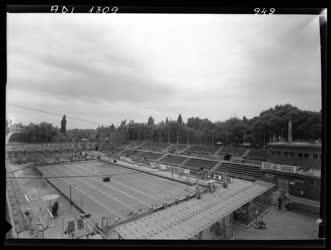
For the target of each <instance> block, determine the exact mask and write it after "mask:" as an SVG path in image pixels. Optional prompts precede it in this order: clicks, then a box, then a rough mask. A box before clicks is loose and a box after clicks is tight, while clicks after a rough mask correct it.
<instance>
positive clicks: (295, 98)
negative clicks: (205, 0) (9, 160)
mask: <svg viewBox="0 0 331 250" xmlns="http://www.w3.org/2000/svg"><path fill="white" fill-rule="evenodd" d="M7 30H8V34H7V35H8V50H7V58H8V67H7V68H8V74H7V78H8V81H7V99H8V102H9V101H10V102H12V103H17V104H21V105H26V106H31V107H36V106H37V107H45V108H47V109H48V110H53V111H54V112H55V111H56V112H60V113H64V112H66V113H67V114H68V115H70V114H78V115H81V116H82V118H85V119H95V120H98V121H101V122H105V123H110V122H112V123H114V124H118V123H119V122H120V120H122V119H128V120H130V119H133V120H136V121H146V119H147V118H148V116H149V115H152V116H154V118H156V121H160V120H162V119H165V118H166V117H167V116H168V117H172V118H173V119H176V117H177V115H178V113H182V115H183V117H186V118H188V117H190V116H200V117H207V118H209V119H211V120H214V121H216V120H224V119H227V118H229V117H230V116H233V115H234V114H235V115H238V116H242V115H245V116H246V117H251V116H254V115H258V114H259V113H260V111H261V110H263V109H266V108H269V107H271V106H273V105H276V104H282V103H291V104H293V105H296V106H298V107H299V108H304V109H307V110H320V107H321V96H320V92H321V90H320V89H321V88H320V87H321V86H320V47H319V26H318V18H316V17H313V16H293V15H291V16H286V15H282V16H276V15H275V16H260V17H256V16H251V15H236V16H233V15H171V16H170V15H132V14H131V15H129V14H121V15H83V14H77V15H61V14H59V15H56V14H52V15H49V14H38V15H37V14H10V15H8V29H7ZM15 112H16V113H15V115H16V116H19V119H21V120H25V121H29V119H30V118H31V119H32V118H33V119H34V120H38V119H39V120H42V119H46V118H45V116H43V115H41V114H39V118H38V119H37V118H36V117H38V115H37V114H36V115H33V116H31V115H27V114H25V113H24V112H19V111H18V110H17V111H15ZM73 125H74V126H82V127H84V126H87V124H80V123H77V122H74V123H73ZM91 126H92V125H91Z"/></svg>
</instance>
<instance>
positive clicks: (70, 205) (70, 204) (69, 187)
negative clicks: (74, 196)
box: [69, 184, 72, 214]
mask: <svg viewBox="0 0 331 250" xmlns="http://www.w3.org/2000/svg"><path fill="white" fill-rule="evenodd" d="M69 198H70V214H71V202H72V201H71V184H70V185H69Z"/></svg>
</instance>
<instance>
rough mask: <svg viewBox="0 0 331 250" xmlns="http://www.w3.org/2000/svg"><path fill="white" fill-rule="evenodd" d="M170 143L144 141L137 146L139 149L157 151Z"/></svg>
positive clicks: (160, 150) (161, 150)
mask: <svg viewBox="0 0 331 250" xmlns="http://www.w3.org/2000/svg"><path fill="white" fill-rule="evenodd" d="M169 145H170V144H168V143H156V142H155V143H154V142H145V143H143V144H141V145H140V146H138V147H137V149H140V150H147V151H157V152H163V150H165V149H166V148H167V147H168V146H169Z"/></svg>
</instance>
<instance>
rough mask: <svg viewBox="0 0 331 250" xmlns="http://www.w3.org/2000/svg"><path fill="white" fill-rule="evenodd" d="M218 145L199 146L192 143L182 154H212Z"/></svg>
mask: <svg viewBox="0 0 331 250" xmlns="http://www.w3.org/2000/svg"><path fill="white" fill-rule="evenodd" d="M218 149H219V147H210V146H199V145H193V146H191V147H189V148H188V149H187V150H185V151H184V152H183V153H182V154H186V155H204V156H205V155H212V154H214V153H215V152H216V151H217V150H218Z"/></svg>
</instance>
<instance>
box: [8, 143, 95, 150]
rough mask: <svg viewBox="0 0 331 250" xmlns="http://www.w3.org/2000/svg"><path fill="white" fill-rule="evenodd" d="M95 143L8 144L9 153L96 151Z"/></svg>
mask: <svg viewBox="0 0 331 250" xmlns="http://www.w3.org/2000/svg"><path fill="white" fill-rule="evenodd" d="M95 145H96V144H95V143H83V142H79V143H44V144H41V143H39V144H8V145H6V151H7V152H13V151H14V152H36V151H39V152H44V151H48V152H55V151H65V150H68V151H70V150H94V148H95Z"/></svg>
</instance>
